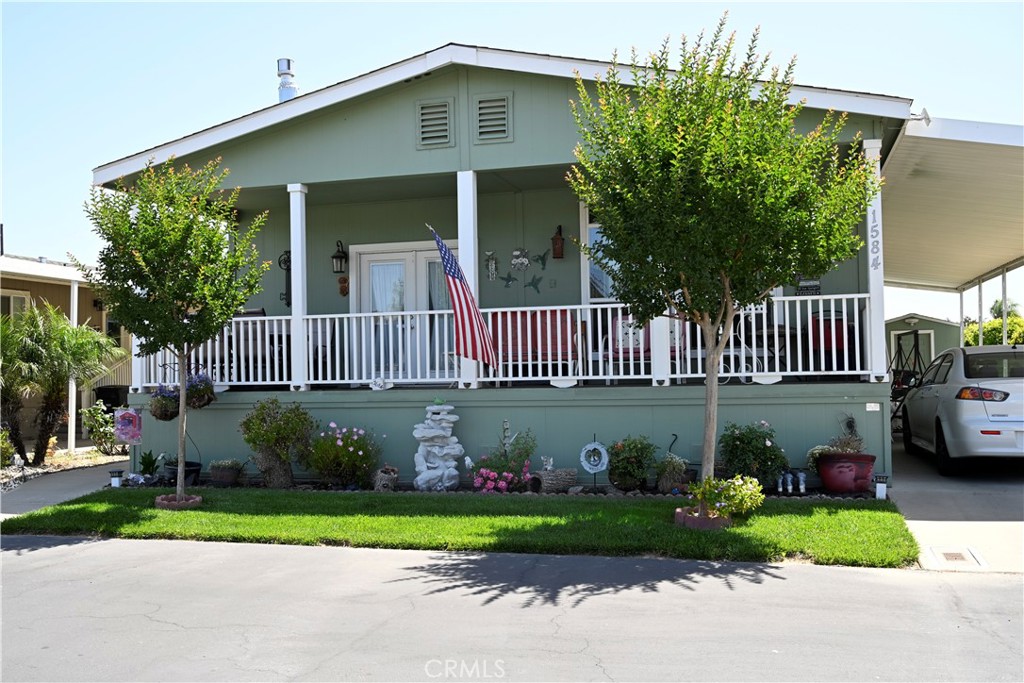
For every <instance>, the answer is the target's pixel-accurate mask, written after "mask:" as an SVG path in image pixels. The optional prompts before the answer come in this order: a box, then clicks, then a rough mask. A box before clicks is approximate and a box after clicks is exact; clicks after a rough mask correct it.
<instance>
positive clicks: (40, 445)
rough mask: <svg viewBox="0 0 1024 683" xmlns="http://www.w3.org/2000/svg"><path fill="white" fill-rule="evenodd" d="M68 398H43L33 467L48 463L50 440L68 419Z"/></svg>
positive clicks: (60, 396) (59, 396)
mask: <svg viewBox="0 0 1024 683" xmlns="http://www.w3.org/2000/svg"><path fill="white" fill-rule="evenodd" d="M67 414H68V397H67V396H66V395H64V394H60V395H56V396H43V405H42V407H41V408H40V409H39V433H38V434H37V435H36V447H35V452H34V454H33V456H32V463H31V465H32V466H33V467H41V466H42V465H43V463H45V462H46V451H47V449H48V448H49V446H50V438H51V437H53V435H54V434H56V433H57V429H59V428H60V425H61V423H63V422H64V420H65V419H67Z"/></svg>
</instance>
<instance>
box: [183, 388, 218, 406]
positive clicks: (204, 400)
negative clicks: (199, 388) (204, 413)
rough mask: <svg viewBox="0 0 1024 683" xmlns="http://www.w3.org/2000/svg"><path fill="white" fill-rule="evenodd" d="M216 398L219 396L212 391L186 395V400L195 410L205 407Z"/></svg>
mask: <svg viewBox="0 0 1024 683" xmlns="http://www.w3.org/2000/svg"><path fill="white" fill-rule="evenodd" d="M216 400H217V396H216V395H215V394H214V393H213V392H212V391H210V392H207V391H204V392H202V393H198V394H186V395H185V402H186V403H187V404H188V407H189V408H192V409H194V410H198V409H200V408H205V407H206V406H208V405H210V404H211V403H213V402H214V401H216Z"/></svg>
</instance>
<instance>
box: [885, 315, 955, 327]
mask: <svg viewBox="0 0 1024 683" xmlns="http://www.w3.org/2000/svg"><path fill="white" fill-rule="evenodd" d="M911 318H914V319H915V320H916V321H918V322H920V321H922V320H923V321H925V322H929V323H932V324H933V325H949V326H950V327H956V328H958V329H959V328H960V323H955V322H951V321H949V320H940V319H939V318H932V317H931V316H927V315H921V314H920V313H907V314H906V315H899V316H896V317H895V318H889V319H888V320H886V321H885V324H886V325H892V324H893V323H899V322H906V321H907V320H909V319H911ZM907 324H908V325H909V323H907ZM914 324H915V325H916V324H917V322H915V323H914Z"/></svg>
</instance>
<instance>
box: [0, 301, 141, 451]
mask: <svg viewBox="0 0 1024 683" xmlns="http://www.w3.org/2000/svg"><path fill="white" fill-rule="evenodd" d="M16 325H17V326H18V327H19V328H21V334H22V335H23V337H24V343H23V345H22V356H21V358H22V362H23V364H24V365H23V367H24V374H25V378H26V380H27V385H28V387H29V389H30V390H31V392H32V393H34V394H39V396H40V398H41V403H42V405H41V406H40V409H39V415H38V420H39V431H38V436H37V439H36V446H35V451H34V453H33V456H32V465H33V466H36V467H38V466H40V465H42V464H43V462H44V461H45V460H46V447H47V444H48V443H49V441H50V437H52V436H53V435H54V434H56V432H57V429H58V428H59V427H60V425H61V423H62V422H64V420H66V419H67V417H68V413H67V404H68V385H69V383H70V382H71V380H75V381H79V380H83V379H88V378H89V377H92V376H94V375H96V374H98V373H100V372H102V371H103V370H104V369H105V368H106V366H107V365H106V364H107V363H108V362H110V361H112V360H114V359H116V358H118V357H119V356H121V355H122V354H123V353H124V351H123V350H121V349H119V348H118V347H117V345H116V344H115V343H114V340H112V339H110V338H109V337H107V336H106V335H105V334H103V333H102V332H100V331H98V330H94V329H92V328H91V327H89V326H87V325H82V326H77V325H74V324H72V322H71V321H70V320H68V318H67V316H66V315H64V312H63V311H61V310H60V309H59V308H57V307H56V306H53V305H52V304H50V303H47V302H45V301H44V302H42V304H41V305H39V306H36V307H34V308H29V309H28V310H26V311H24V312H23V313H21V314H19V315H18V318H17V322H16Z"/></svg>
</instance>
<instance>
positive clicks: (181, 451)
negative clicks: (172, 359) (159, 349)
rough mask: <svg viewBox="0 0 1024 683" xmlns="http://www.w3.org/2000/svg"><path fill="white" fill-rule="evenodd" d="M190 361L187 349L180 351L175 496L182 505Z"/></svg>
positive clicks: (183, 497)
mask: <svg viewBox="0 0 1024 683" xmlns="http://www.w3.org/2000/svg"><path fill="white" fill-rule="evenodd" d="M187 360H188V349H187V347H185V348H183V349H181V350H179V351H178V482H177V486H176V487H175V491H174V493H175V495H176V496H177V500H178V502H179V503H180V502H181V501H182V500H184V499H185V416H186V414H187V412H188V396H186V392H185V390H186V388H187V387H188V368H187V367H186V365H185V363H186V362H187Z"/></svg>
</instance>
